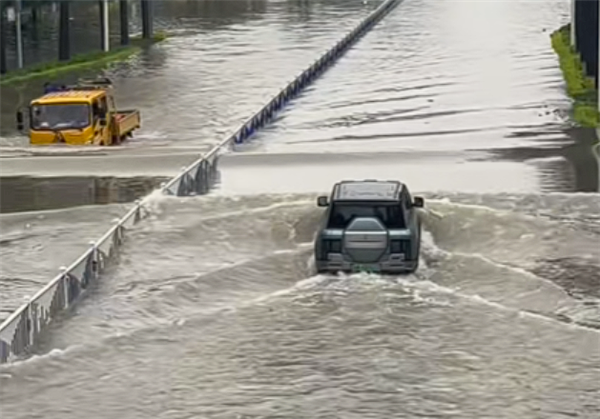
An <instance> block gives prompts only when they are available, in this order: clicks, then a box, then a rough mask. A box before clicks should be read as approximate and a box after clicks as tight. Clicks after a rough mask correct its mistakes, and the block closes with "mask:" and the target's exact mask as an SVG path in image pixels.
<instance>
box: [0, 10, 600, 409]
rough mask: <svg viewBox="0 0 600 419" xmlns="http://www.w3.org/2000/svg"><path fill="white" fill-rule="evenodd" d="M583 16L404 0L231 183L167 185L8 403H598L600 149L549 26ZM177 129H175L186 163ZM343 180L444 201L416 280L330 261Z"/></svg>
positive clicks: (15, 381) (6, 386) (273, 130)
mask: <svg viewBox="0 0 600 419" xmlns="http://www.w3.org/2000/svg"><path fill="white" fill-rule="evenodd" d="M285 4H287V3H285V2H281V3H269V8H268V10H279V12H280V13H284V11H285V10H286V9H285V7H284V5H285ZM271 5H275V6H273V7H276V8H277V7H278V8H279V9H270V8H271ZM342 9H343V7H340V8H339V9H335V10H336V12H335V13H336V14H335V15H334V16H336V18H340V17H339V16H340V15H339V13H341V12H340V10H342ZM349 10H350V9H349ZM349 13H351V12H349ZM567 14H568V2H567V1H558V2H552V3H546V4H545V7H544V8H540V7H539V5H537V4H536V3H534V2H463V1H447V2H438V1H434V0H406V1H405V2H404V3H403V4H402V5H401V6H400V7H399V8H398V9H397V10H395V11H394V12H393V13H392V14H391V15H390V16H388V17H387V18H386V19H384V21H383V22H382V23H381V26H378V27H377V28H376V29H375V30H374V31H373V32H372V33H371V34H369V35H367V36H366V37H365V38H364V39H363V40H362V41H361V42H360V43H359V44H358V45H357V46H356V47H355V48H353V49H352V50H351V51H350V53H349V54H348V55H347V56H346V57H344V58H343V59H342V60H341V61H340V62H339V63H338V64H337V65H336V66H335V67H334V68H332V69H331V70H330V71H329V72H327V73H326V74H325V76H324V77H323V78H322V79H320V80H319V81H318V82H317V83H315V85H313V86H312V87H311V88H310V89H309V90H308V91H307V92H305V93H304V94H303V95H302V96H301V97H300V98H299V99H298V100H296V101H294V102H293V103H292V104H290V106H289V107H288V108H287V109H286V111H285V112H284V113H283V114H282V115H281V117H280V118H279V119H278V120H277V121H276V122H275V123H274V124H273V125H271V126H270V127H269V128H267V129H266V130H264V131H262V132H261V133H260V134H259V135H258V136H257V137H256V139H255V141H253V142H252V143H250V144H249V145H244V146H242V147H239V148H238V149H237V150H236V152H235V153H231V154H229V155H226V156H224V157H223V158H222V160H221V162H220V179H221V183H220V185H219V188H218V189H217V190H215V191H214V192H213V193H211V194H210V195H208V196H202V197H182V198H178V197H169V198H167V197H157V196H154V197H153V198H152V200H151V204H150V210H151V215H150V217H149V218H148V219H147V220H146V221H144V222H143V223H141V224H139V225H138V226H137V227H136V228H135V229H134V231H132V232H131V236H130V237H131V240H130V241H129V244H128V245H127V247H126V250H125V252H124V254H123V255H122V258H121V260H120V264H119V265H118V266H117V267H115V268H114V269H113V270H111V272H109V273H108V274H107V275H105V276H104V277H103V279H102V280H101V281H100V282H99V283H98V284H97V286H95V289H94V290H93V291H92V292H91V293H90V295H89V296H88V297H87V298H86V299H85V300H84V301H83V302H82V303H81V304H80V305H78V306H77V307H76V309H75V311H74V312H73V313H72V314H71V315H70V316H68V318H66V319H64V320H61V321H60V322H58V323H56V324H55V325H54V326H53V330H51V333H49V335H48V336H47V337H46V338H45V340H44V342H43V344H42V345H41V346H40V348H38V349H37V356H35V357H34V358H33V359H30V360H28V361H24V362H21V363H17V364H15V365H12V366H7V367H2V368H1V369H0V372H1V374H0V401H1V402H2V405H3V409H4V413H5V414H7V415H8V416H10V417H11V418H21V417H22V418H25V417H31V416H32V415H46V416H53V415H60V416H61V417H62V418H70V417H73V418H79V417H81V416H83V415H85V416H87V417H89V418H96V417H98V418H100V417H106V416H122V417H127V418H138V417H139V418H142V417H144V418H145V417H148V416H152V417H157V418H169V419H172V418H188V417H194V416H198V417H209V418H233V417H246V418H250V417H252V418H275V417H294V418H296V417H297V418H304V417H306V418H309V417H310V418H314V417H319V418H330V417H344V418H364V417H373V418H375V417H376V418H388V417H391V416H393V417H407V418H408V417H415V416H423V417H430V416H436V417H441V418H461V419H462V418H477V419H480V418H494V419H504V418H507V419H508V418H510V419H513V418H515V417H518V418H523V419H530V418H531V419H533V418H539V417H544V418H548V419H555V418H556V419H559V418H564V417H580V418H585V419H595V418H597V417H598V415H599V414H600V404H599V402H598V400H600V385H599V384H598V383H599V382H600V368H599V365H600V350H599V349H600V333H599V329H600V295H598V292H597V289H598V283H600V262H599V261H600V250H599V247H598V246H597V244H598V240H600V199H598V194H597V193H587V194H583V193H574V192H577V191H581V190H586V191H588V192H590V191H594V190H598V182H597V173H598V165H597V160H596V157H595V156H594V154H592V153H591V149H592V147H593V144H594V142H593V140H592V139H591V138H592V137H591V135H592V134H593V133H591V132H585V131H579V130H572V129H569V128H568V127H567V124H566V123H565V121H564V119H563V118H564V114H565V112H566V111H567V110H568V106H569V105H568V103H569V102H568V99H567V98H566V96H565V94H564V91H563V87H564V86H563V82H562V78H561V75H560V71H559V69H558V66H557V62H556V58H555V57H554V56H553V55H552V51H551V50H550V44H549V39H548V35H549V33H548V30H549V29H551V28H554V27H557V26H559V25H560V24H561V23H563V22H564V20H565V17H566V16H567ZM332 16H333V15H332ZM326 17H327V15H326V14H325V13H322V14H321V15H320V16H319V17H318V18H319V19H323V20H326ZM281 19H282V21H283V20H284V19H285V18H281ZM331 20H335V19H333V18H332V19H331ZM263 23H264V22H263ZM328 24H329V25H331V27H332V28H333V27H334V26H335V23H333V22H329V23H328ZM544 29H546V32H544ZM262 30H265V29H264V28H263V29H262ZM303 31H306V33H307V34H306V35H305V36H308V32H307V31H308V29H303V30H300V29H299V31H298V34H302V33H304V32H303ZM494 31H496V32H502V33H503V34H504V35H506V37H493V36H492V35H493V34H494ZM333 38H336V37H333ZM497 38H498V39H497ZM232 39H234V37H233V36H232ZM244 39H245V38H244ZM178 42H187V41H184V40H181V41H178ZM239 42H242V41H239ZM166 45H167V44H165V49H166ZM166 51H167V50H166ZM265 51H266V50H265ZM181 54H182V55H183V52H182V53H181ZM301 55H303V54H301ZM167 56H168V55H167ZM193 59H196V58H190V60H193ZM311 59H312V57H311ZM298 60H299V62H300V61H302V60H301V59H300V58H298ZM167 61H168V60H167ZM494 63H496V64H494ZM305 64H306V63H303V64H300V65H299V67H300V68H302V67H304V66H305ZM261 68H262V67H261ZM180 70H181V71H184V70H185V68H183V67H182V68H181V69H180ZM496 70H497V71H496ZM140 71H142V70H140ZM231 71H233V70H231ZM247 71H248V73H249V74H251V73H252V72H253V71H254V70H253V69H247ZM265 71H266V70H264V69H263V70H262V72H263V73H264V72H265ZM128 74H129V73H127V72H124V73H123V75H127V78H130V79H131V80H130V82H131V85H132V86H140V85H141V84H143V83H146V82H147V81H140V80H138V79H137V78H135V77H134V76H133V73H132V75H131V76H129V75H128ZM143 74H146V75H147V74H149V73H143ZM261 74H262V73H261ZM263 75H264V74H263ZM264 76H265V77H266V75H264ZM252 77H257V80H258V76H252ZM127 78H123V79H122V80H120V81H119V83H123V85H126V84H127V83H128V79H127ZM234 82H235V81H234ZM232 83H233V82H232ZM222 88H223V89H224V88H225V86H223V87H222ZM256 91H257V92H260V91H261V90H259V89H257V90H256ZM195 97H199V94H198V92H195V91H194V92H192V91H191V92H190V97H185V98H183V97H181V98H179V99H177V100H181V101H182V102H186V103H188V104H189V103H191V102H192V101H193V100H194V98H195ZM245 98H246V100H251V98H250V95H248V96H245ZM188 101H189V102H188ZM178 106H179V105H178ZM180 106H181V108H180V109H182V110H183V109H186V108H185V106H186V105H183V104H181V105H180ZM223 106H224V105H223ZM235 106H238V105H235ZM244 106H245V105H244ZM188 108H189V106H188ZM223 109H225V108H223ZM255 109H256V108H254V109H251V110H250V111H253V110H255ZM165 118H166V119H169V118H171V116H170V115H169V116H167V117H165ZM186 118H190V120H191V119H192V117H191V116H189V115H188V116H187V117H186ZM197 123H198V127H199V126H200V123H199V122H197ZM157 124H158V123H157ZM157 126H159V125H157ZM223 126H225V125H223ZM159 127H160V126H159ZM228 128H233V127H228ZM177 129H178V128H173V133H175V134H176V133H177V132H178V131H177ZM207 129H208V128H207ZM160 130H161V129H160V128H158V129H157V132H163V131H160ZM164 132H168V131H167V130H164ZM147 135H150V136H151V135H152V134H148V133H147ZM174 137H175V135H173V136H172V137H171V136H167V137H166V138H167V140H165V141H164V144H162V145H157V148H159V147H160V148H161V149H164V150H165V151H164V155H165V161H166V159H167V158H168V157H167V156H168V155H169V153H171V152H172V153H173V155H175V154H177V153H178V152H179V151H177V148H176V147H177V146H178V145H179V143H177V142H175V141H172V142H171V139H172V138H174ZM181 138H183V139H184V140H183V141H182V142H183V143H184V146H185V147H188V146H189V147H192V148H193V147H198V148H201V147H203V146H205V144H208V143H203V142H202V141H204V140H198V141H194V140H193V139H192V136H191V134H190V132H189V131H188V130H187V129H186V128H181ZM141 141H142V140H140V144H141ZM131 144H134V143H131ZM129 147H130V148H129V149H126V150H125V151H122V152H120V156H125V157H123V158H125V159H126V158H128V157H127V156H128V155H130V156H132V158H134V156H135V158H137V159H139V161H140V162H141V161H143V160H144V157H142V154H141V150H142V147H141V146H140V145H130V146H129ZM111 152H112V151H111ZM114 153H115V155H116V153H117V152H114ZM71 158H73V159H81V157H72V156H69V157H62V159H63V160H65V161H67V160H69V159H71ZM13 159H14V158H11V159H6V161H9V160H13ZM36 159H38V158H37V157H36V158H32V159H31V160H36ZM57 159H61V157H57ZM26 160H27V159H22V162H24V161H26ZM14 161H17V160H16V159H15V160H14ZM72 161H76V160H72ZM150 161H153V162H154V163H152V164H154V166H152V170H153V171H155V172H161V171H162V168H161V167H160V164H159V160H158V159H157V160H151V159H150ZM20 164H25V163H20ZM67 164H68V163H67ZM76 164H79V163H73V166H72V168H75V169H76V167H75V166H76ZM79 167H85V166H84V165H81V166H79ZM107 167H110V169H111V170H112V169H114V168H115V166H108V164H107ZM123 167H126V166H125V165H124V166H123ZM12 169H14V170H13V173H14V174H15V175H16V174H17V173H21V174H22V173H26V172H27V170H20V171H19V170H17V169H18V168H17V167H16V166H12ZM138 169H139V168H138ZM131 170H132V171H134V172H135V170H137V169H133V168H132V169H131ZM175 170H177V169H175ZM67 171H68V170H65V172H64V173H66V172H67ZM141 172H143V169H142V170H138V171H137V172H135V174H136V175H138V174H139V175H141V174H142V173H141ZM594 176H595V177H594ZM340 178H394V179H398V178H399V179H401V180H405V181H406V182H407V183H408V185H409V186H410V187H411V190H412V191H413V192H414V193H419V194H423V195H424V196H425V198H426V202H427V206H428V207H429V208H430V209H431V210H433V212H428V213H425V214H423V221H424V231H425V237H424V240H423V250H422V260H421V265H420V266H421V268H420V269H419V271H418V272H417V274H416V275H409V276H403V277H385V278H383V277H379V276H376V275H363V274H356V275H339V276H321V275H314V271H313V268H312V262H311V241H312V238H313V234H314V231H315V229H316V226H317V223H318V222H319V219H320V217H321V216H322V210H321V209H319V208H317V207H316V202H315V198H316V196H317V193H326V192H328V191H329V188H330V187H331V184H332V183H333V182H335V181H337V180H339V179H340ZM594 179H596V180H594ZM582 185H583V186H582ZM594 188H595V189H594ZM104 208H108V209H110V211H112V210H113V208H116V206H113V205H108V206H96V207H88V210H90V211H91V212H84V211H82V212H76V211H78V210H59V211H56V212H55V214H56V218H55V219H54V220H53V222H55V223H56V227H55V228H59V226H60V225H61V219H62V222H63V223H65V224H66V223H67V220H72V222H73V223H74V225H75V226H79V225H81V226H82V228H81V230H82V231H83V230H84V229H86V228H87V227H85V223H84V221H83V220H84V219H85V217H86V215H85V214H91V215H92V216H93V215H94V214H95V212H96V211H102V209H104ZM34 214H35V213H34ZM74 214H79V215H78V216H77V217H76V216H74ZM5 217H17V216H16V215H6V216H5ZM79 217H81V219H80V218H79ZM6 219H8V218H6ZM14 220H15V222H14V223H13V225H14V226H15V228H17V231H18V226H19V223H23V222H25V220H24V219H23V220H21V219H19V218H14ZM89 231H91V229H90V230H89ZM16 252H17V250H15V253H16ZM22 253H23V252H22ZM18 274H19V273H18V272H16V273H15V274H14V275H15V276H16V275H18ZM125 388H126V389H127V391H124V389H125ZM98 405H102V406H103V408H102V411H101V412H99V411H98V409H97V406H98Z"/></svg>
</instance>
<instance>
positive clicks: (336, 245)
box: [323, 239, 342, 253]
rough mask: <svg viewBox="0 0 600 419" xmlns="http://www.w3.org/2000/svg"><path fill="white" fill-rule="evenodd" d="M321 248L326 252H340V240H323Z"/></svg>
mask: <svg viewBox="0 0 600 419" xmlns="http://www.w3.org/2000/svg"><path fill="white" fill-rule="evenodd" d="M323 248H324V249H325V251H326V252H327V253H342V241H341V240H337V239H336V240H331V239H326V240H323Z"/></svg>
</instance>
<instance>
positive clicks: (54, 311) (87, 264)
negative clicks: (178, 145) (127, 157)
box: [0, 0, 402, 364]
mask: <svg viewBox="0 0 600 419" xmlns="http://www.w3.org/2000/svg"><path fill="white" fill-rule="evenodd" d="M401 1H402V0H385V1H384V2H383V3H382V4H381V5H380V6H379V7H377V9H375V10H374V11H373V12H371V13H370V14H369V15H368V16H367V17H366V18H365V19H364V20H362V21H361V22H360V23H359V25H358V26H357V27H355V28H354V29H353V30H352V31H351V32H350V33H349V34H347V35H346V36H345V37H344V38H342V39H341V40H340V41H339V42H338V43H336V44H335V45H334V46H333V47H332V48H330V49H329V50H327V51H326V52H325V53H324V54H323V55H322V56H321V57H320V58H319V59H318V60H316V61H315V62H314V63H313V64H312V65H310V67H308V68H307V69H306V70H304V71H303V72H302V73H300V74H299V75H298V76H297V77H296V78H295V79H294V80H293V81H291V82H290V83H289V84H288V85H287V86H286V87H284V88H283V89H282V90H281V91H280V92H279V93H278V94H277V95H275V96H274V97H273V98H272V99H271V100H270V101H269V102H268V103H267V104H266V105H265V106H264V107H263V108H262V109H261V110H260V111H258V112H257V113H255V114H254V115H253V116H252V117H250V118H249V119H248V120H247V121H246V122H245V123H244V124H242V126H241V127H240V128H238V129H237V130H236V131H235V132H234V133H233V134H232V135H230V136H229V137H227V138H226V139H225V140H223V141H221V142H220V143H219V144H218V145H217V146H216V147H214V148H213V149H211V150H210V151H209V152H208V153H206V154H205V155H204V156H202V157H200V158H199V159H198V160H196V161H195V162H193V163H192V164H191V165H190V166H188V167H187V168H185V169H184V170H183V171H182V172H181V173H180V174H179V175H177V176H175V177H174V178H173V179H172V180H171V181H169V182H168V183H167V184H165V185H163V186H162V188H161V189H162V192H163V193H165V194H169V195H177V196H190V195H202V194H206V193H208V192H209V190H210V189H211V187H212V186H214V184H215V182H216V180H217V177H218V171H217V165H218V157H219V153H220V152H222V151H224V150H227V149H230V148H231V147H232V146H234V145H235V144H242V143H244V142H245V141H247V140H249V139H250V138H251V137H252V135H254V133H256V131H258V130H259V129H261V128H262V127H264V126H265V125H266V124H267V123H268V122H270V121H272V120H273V118H274V116H275V115H276V114H277V112H278V111H280V110H281V109H282V108H283V107H284V106H285V105H286V104H287V103H288V102H289V101H290V100H292V99H293V98H294V97H296V96H297V95H298V94H300V92H301V91H302V90H304V89H305V88H306V87H307V86H308V85H310V83H312V82H313V81H314V80H315V79H316V78H317V77H319V76H320V75H321V74H323V73H324V72H325V70H327V69H328V68H329V67H331V66H332V65H333V64H334V63H335V61H337V60H338V59H339V58H340V57H341V56H342V55H343V54H344V53H345V52H346V51H347V50H348V49H349V48H350V47H351V46H352V45H353V44H354V43H356V42H357V41H358V40H359V39H360V38H361V37H362V36H363V35H364V34H365V33H367V32H368V31H369V29H371V28H372V27H373V26H374V25H375V24H376V23H377V22H378V21H379V20H380V19H381V18H383V17H384V16H385V15H386V14H387V13H388V12H390V11H391V10H392V9H393V8H394V7H395V6H397V5H398V4H399V3H401ZM146 199H147V198H146ZM145 202H146V200H143V201H139V200H138V201H136V203H135V205H134V207H133V208H132V209H131V210H129V211H128V212H127V214H125V215H124V216H123V217H122V218H120V219H119V220H117V221H116V223H115V224H114V225H113V226H112V227H111V228H110V229H109V230H108V231H107V232H106V233H105V234H104V235H103V236H102V237H101V238H100V239H99V240H98V241H96V242H94V243H91V244H90V245H91V246H90V248H89V249H88V250H86V251H85V252H84V253H83V254H82V255H81V256H80V257H79V258H78V259H77V260H76V261H75V262H73V264H71V265H70V266H69V267H67V268H64V269H61V272H60V273H59V274H58V275H57V276H56V277H54V278H53V279H52V281H50V283H48V285H46V286H45V287H44V288H42V289H41V290H40V291H39V292H37V293H36V294H35V295H34V296H33V297H32V298H31V299H30V300H29V301H28V302H27V303H25V304H23V305H22V306H21V307H19V308H18V309H17V310H16V311H15V312H14V313H13V314H11V315H10V316H9V317H8V319H6V320H5V321H4V322H3V323H2V324H1V325H0V364H2V363H6V362H11V361H13V360H15V359H19V358H20V357H23V356H26V355H28V353H29V352H30V350H31V349H32V347H33V346H34V345H35V343H36V342H37V341H38V339H39V336H40V335H41V334H42V333H43V332H44V331H45V329H47V327H48V325H49V324H50V323H51V322H52V320H53V319H54V318H55V317H56V316H57V315H58V314H59V313H61V312H63V311H65V310H69V309H70V308H72V307H73V305H74V304H75V303H77V301H78V300H79V299H80V297H81V296H82V295H83V294H85V292H86V291H87V288H88V287H89V285H90V284H91V283H92V282H94V281H95V280H97V279H98V277H99V276H100V275H101V274H102V273H103V272H104V271H105V270H106V269H107V268H108V267H109V266H110V265H112V264H114V263H116V262H118V258H119V251H120V249H121V247H122V246H123V244H124V243H125V236H126V232H127V230H129V229H131V228H133V226H134V225H135V224H137V223H138V222H139V221H140V220H141V219H143V218H145V217H146V216H147V215H148V212H147V210H146V209H145Z"/></svg>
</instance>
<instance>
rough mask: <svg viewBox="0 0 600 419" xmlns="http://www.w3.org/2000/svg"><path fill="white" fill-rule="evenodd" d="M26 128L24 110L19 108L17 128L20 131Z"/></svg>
mask: <svg viewBox="0 0 600 419" xmlns="http://www.w3.org/2000/svg"><path fill="white" fill-rule="evenodd" d="M24 128H25V124H24V123H23V111H22V110H20V109H19V110H18V111H17V129H18V130H19V131H23V129H24Z"/></svg>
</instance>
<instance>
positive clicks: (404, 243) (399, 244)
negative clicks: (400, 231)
mask: <svg viewBox="0 0 600 419" xmlns="http://www.w3.org/2000/svg"><path fill="white" fill-rule="evenodd" d="M390 253H404V254H405V255H406V256H410V254H409V253H410V241H409V240H391V241H390Z"/></svg>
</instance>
